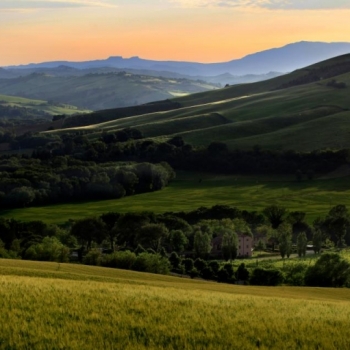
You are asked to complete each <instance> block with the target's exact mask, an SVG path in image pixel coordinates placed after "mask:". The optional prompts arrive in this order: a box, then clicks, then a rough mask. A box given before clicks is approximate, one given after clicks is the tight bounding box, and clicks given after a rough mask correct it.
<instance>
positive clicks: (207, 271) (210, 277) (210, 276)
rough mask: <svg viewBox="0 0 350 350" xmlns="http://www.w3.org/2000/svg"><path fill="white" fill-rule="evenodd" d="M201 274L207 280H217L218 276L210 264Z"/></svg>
mask: <svg viewBox="0 0 350 350" xmlns="http://www.w3.org/2000/svg"><path fill="white" fill-rule="evenodd" d="M201 276H202V277H203V278H204V279H205V280H215V278H216V276H215V274H214V271H213V270H212V269H211V267H210V266H206V267H205V268H204V269H203V270H202V271H201Z"/></svg>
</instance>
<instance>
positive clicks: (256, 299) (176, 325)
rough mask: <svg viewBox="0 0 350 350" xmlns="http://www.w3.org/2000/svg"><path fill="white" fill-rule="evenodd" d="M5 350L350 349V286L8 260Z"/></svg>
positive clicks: (0, 285)
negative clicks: (216, 279) (240, 282)
mask: <svg viewBox="0 0 350 350" xmlns="http://www.w3.org/2000/svg"><path fill="white" fill-rule="evenodd" d="M0 307H1V313H0V323H1V325H2V326H1V329H0V347H1V348H2V349H137V350H139V349H179V350H180V349H181V350H182V349H213V350H214V349H215V350H220V349H257V348H260V349H348V348H349V347H350V291H349V290H348V289H327V288H291V287H249V286H233V285H223V284H222V285H221V284H218V283H212V282H204V281H200V280H198V281H192V280H190V279H185V278H176V277H170V276H160V275H151V274H146V273H137V272H131V271H122V270H114V269H106V268H99V267H89V266H81V265H72V264H57V263H42V262H29V261H14V260H0Z"/></svg>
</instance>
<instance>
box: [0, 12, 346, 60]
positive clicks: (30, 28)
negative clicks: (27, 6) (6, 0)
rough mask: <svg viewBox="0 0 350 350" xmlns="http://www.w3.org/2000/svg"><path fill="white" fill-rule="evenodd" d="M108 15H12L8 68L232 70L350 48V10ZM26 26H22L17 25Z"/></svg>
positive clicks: (3, 28)
mask: <svg viewBox="0 0 350 350" xmlns="http://www.w3.org/2000/svg"><path fill="white" fill-rule="evenodd" d="M129 11H130V12H126V10H125V11H124V12H121V11H117V10H114V11H109V12H106V11H105V10H102V9H100V10H99V11H97V10H92V9H87V10H84V11H83V10H81V9H75V10H70V11H69V13H67V12H65V17H64V18H65V20H64V24H62V23H63V22H62V21H61V20H60V19H59V16H58V14H57V13H58V12H60V11H56V12H55V13H53V12H52V11H48V10H47V11H41V12H38V13H37V12H34V13H25V14H21V15H19V14H11V15H9V17H6V20H4V21H2V20H1V16H2V15H1V14H0V33H1V36H0V45H1V47H2V48H6V49H5V50H3V52H2V54H1V57H0V66H7V65H18V64H28V63H37V62H44V61H54V60H67V61H87V60H94V59H106V58H108V57H110V56H123V57H124V58H129V57H131V56H139V57H141V58H144V59H152V60H175V61H196V62H203V63H207V62H224V61H230V60H233V59H238V58H241V57H243V56H245V55H247V54H251V53H255V52H258V51H262V50H267V49H270V48H274V47H280V46H283V45H286V44H289V43H292V42H297V41H301V40H306V41H325V42H331V41H333V42H335V41H350V40H349V35H348V33H350V21H349V20H348V19H349V14H350V10H333V11H325V10H317V11H311V10H310V11H309V10H304V11H295V10H294V11H293V10H290V11H282V10H279V11H277V10H276V11H271V10H263V9H254V10H249V11H248V10H232V9H221V8H218V9H205V8H203V9H176V10H173V11H167V10H166V9H162V10H159V11H158V12H157V11H156V12H155V11H152V9H149V10H148V11H146V10H145V11H144V12H140V11H139V12H137V11H134V12H132V11H131V10H129ZM17 17H20V18H21V21H17V22H14V21H13V18H17Z"/></svg>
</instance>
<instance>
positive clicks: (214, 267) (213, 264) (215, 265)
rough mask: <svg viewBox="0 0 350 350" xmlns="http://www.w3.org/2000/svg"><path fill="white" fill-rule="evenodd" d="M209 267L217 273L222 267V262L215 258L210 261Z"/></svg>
mask: <svg viewBox="0 0 350 350" xmlns="http://www.w3.org/2000/svg"><path fill="white" fill-rule="evenodd" d="M209 267H210V268H211V269H212V270H213V273H214V274H215V275H216V274H217V273H218V271H219V269H220V264H219V263H218V262H217V261H215V260H213V261H211V262H210V263H209Z"/></svg>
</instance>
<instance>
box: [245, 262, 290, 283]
mask: <svg viewBox="0 0 350 350" xmlns="http://www.w3.org/2000/svg"><path fill="white" fill-rule="evenodd" d="M283 279H284V277H283V274H282V272H281V271H280V270H277V269H263V268H260V267H257V268H256V269H254V270H253V273H252V275H251V277H250V284H252V285H256V286H278V285H279V284H281V283H282V282H283Z"/></svg>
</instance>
